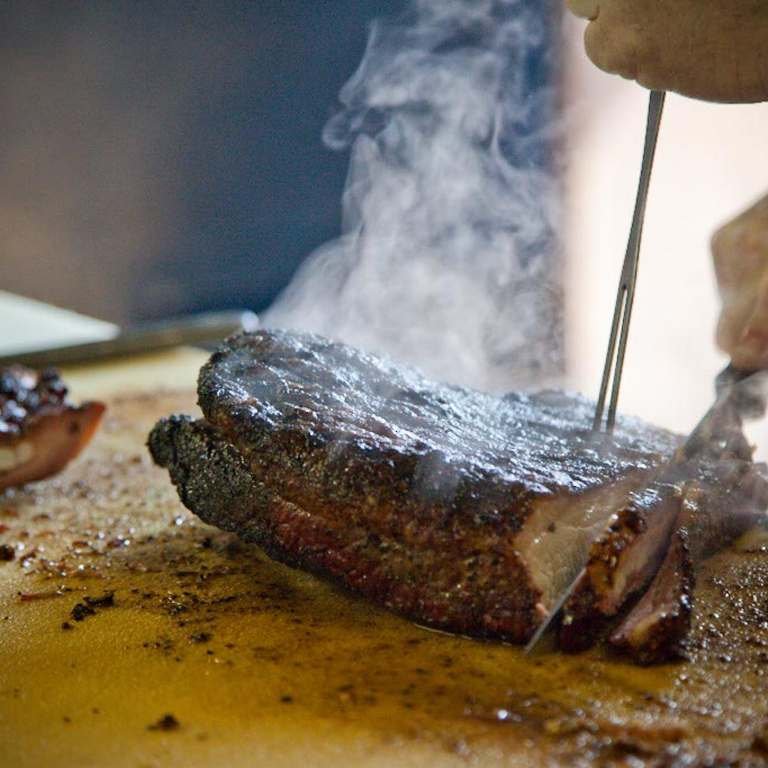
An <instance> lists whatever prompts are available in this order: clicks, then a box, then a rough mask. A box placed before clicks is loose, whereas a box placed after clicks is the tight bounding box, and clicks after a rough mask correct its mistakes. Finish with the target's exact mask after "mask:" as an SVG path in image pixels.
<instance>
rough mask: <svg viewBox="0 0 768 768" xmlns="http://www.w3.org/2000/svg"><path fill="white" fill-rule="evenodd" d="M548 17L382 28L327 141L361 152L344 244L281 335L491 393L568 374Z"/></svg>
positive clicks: (277, 316)
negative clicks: (541, 69) (324, 339)
mask: <svg viewBox="0 0 768 768" xmlns="http://www.w3.org/2000/svg"><path fill="white" fill-rule="evenodd" d="M547 5H548V4H547V3H540V2H539V0H537V1H536V2H528V1H527V0H414V1H413V2H412V3H411V4H410V7H409V9H408V11H407V12H406V13H405V14H404V15H403V16H401V17H400V18H398V19H395V20H391V21H383V20H380V21H377V22H375V23H374V24H373V26H372V29H371V34H370V37H369V40H368V46H367V49H366V52H365V56H364V58H363V61H362V63H361V64H360V67H359V69H358V70H357V72H356V73H355V74H354V75H353V76H352V78H351V79H350V80H349V82H347V84H346V85H345V86H344V88H343V90H342V91H341V95H340V101H341V104H342V105H343V106H342V109H341V110H340V111H339V113H338V114H337V115H335V116H334V117H333V118H332V119H331V120H330V122H329V123H328V125H327V126H326V129H325V132H324V140H325V142H326V144H327V145H328V146H330V147H332V148H334V149H345V148H349V147H351V160H350V167H349V175H348V178H347V184H346V189H345V192H344V198H343V217H342V235H341V237H339V238H338V239H337V240H335V241H333V242H330V243H328V244H326V245H324V246H322V247H321V248H319V249H318V250H317V251H316V252H315V253H314V254H312V255H311V257H310V258H309V259H308V260H307V262H306V263H305V264H304V266H303V267H302V268H301V270H300V271H299V272H298V274H297V275H296V277H295V278H294V280H293V282H292V283H291V284H290V286H289V287H288V288H287V289H286V291H285V292H284V293H283V294H282V295H281V296H280V297H279V298H278V300H277V302H276V303H275V304H274V305H273V306H272V307H271V308H270V309H269V310H268V311H267V313H266V314H265V317H264V320H265V322H266V324H267V325H270V326H273V327H283V328H291V329H300V330H309V331H314V332H317V333H321V334H323V335H326V336H329V337H332V338H336V339H341V340H343V341H346V342H348V343H350V344H353V345H355V346H358V347H362V348H365V349H369V350H372V351H376V352H383V353H387V354H389V355H391V356H392V357H393V358H395V359H397V360H401V361H404V362H408V363H412V364H415V365H417V366H418V367H420V368H421V369H422V370H424V371H425V372H427V373H428V374H429V375H431V376H433V377H436V378H439V379H442V380H445V381H451V382H455V383H460V384H466V385H471V386H475V387H478V388H481V389H487V390H504V389H509V388H511V387H519V386H525V385H530V384H532V383H534V382H535V383H541V382H542V380H545V379H552V378H553V377H554V376H556V375H557V374H558V373H559V371H560V366H561V361H562V329H561V320H560V307H561V299H560V286H559V269H558V262H559V259H558V244H557V238H556V236H555V233H556V232H557V231H558V226H557V224H558V216H559V208H558V197H559V196H558V185H557V181H556V178H555V174H554V172H553V167H552V165H553V164H552V163H551V162H550V161H549V159H548V153H547V152H546V148H547V147H551V144H552V135H551V129H549V128H546V129H543V130H542V129H541V128H540V127H538V128H536V127H533V128H532V126H540V125H541V119H540V118H541V115H542V114H545V115H546V111H547V109H548V108H550V107H551V106H552V105H553V104H554V101H555V100H554V95H553V94H554V91H553V89H552V87H551V86H549V85H546V84H545V85H543V86H541V87H539V88H531V86H530V84H529V81H530V70H531V61H532V57H533V56H534V55H536V54H538V55H541V54H542V53H543V52H544V51H546V50H548V48H549V47H548V46H547V45H546V37H547V19H546V18H545V14H543V13H542V11H541V6H547ZM548 122H549V121H548ZM543 148H544V150H543ZM542 155H543V157H544V159H543V160H542Z"/></svg>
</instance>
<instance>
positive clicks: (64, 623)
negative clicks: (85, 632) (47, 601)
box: [61, 621, 74, 630]
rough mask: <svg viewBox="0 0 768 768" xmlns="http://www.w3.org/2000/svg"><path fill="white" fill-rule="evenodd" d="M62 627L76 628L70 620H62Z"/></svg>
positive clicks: (65, 628)
mask: <svg viewBox="0 0 768 768" xmlns="http://www.w3.org/2000/svg"><path fill="white" fill-rule="evenodd" d="M61 628H62V629H64V630H67V629H74V627H73V626H72V625H71V624H70V623H69V622H68V621H62V622H61Z"/></svg>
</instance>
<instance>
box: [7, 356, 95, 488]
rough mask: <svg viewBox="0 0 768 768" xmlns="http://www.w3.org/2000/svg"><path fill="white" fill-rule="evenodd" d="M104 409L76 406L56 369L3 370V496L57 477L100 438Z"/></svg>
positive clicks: (91, 405) (89, 403)
mask: <svg viewBox="0 0 768 768" xmlns="http://www.w3.org/2000/svg"><path fill="white" fill-rule="evenodd" d="M104 410H105V409H104V405H103V404H102V403H97V402H88V403H84V404H83V405H81V406H75V405H74V404H73V403H71V402H69V400H68V399H67V388H66V386H65V385H64V382H63V381H62V380H61V378H60V377H59V375H58V373H57V372H56V371H55V370H53V369H48V370H45V371H42V372H37V371H33V370H30V369H29V368H25V367H23V366H20V365H12V366H9V367H8V368H1V369H0V492H2V491H3V490H4V489H6V488H14V487H17V486H21V485H24V484H25V483H31V482H33V481H36V480H43V479H44V478H46V477H50V476H51V475H55V474H56V473H57V472H60V471H61V470H62V469H64V467H65V466H66V465H67V464H68V463H69V462H70V461H72V459H74V458H75V457H76V456H77V455H78V454H79V453H80V451H82V450H83V448H84V447H85V446H86V445H87V444H88V442H89V441H90V439H91V437H93V434H94V433H95V432H96V430H97V428H98V426H99V423H100V422H101V417H102V415H103V414H104Z"/></svg>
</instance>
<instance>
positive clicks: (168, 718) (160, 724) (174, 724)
mask: <svg viewBox="0 0 768 768" xmlns="http://www.w3.org/2000/svg"><path fill="white" fill-rule="evenodd" d="M179 728H181V723H180V722H179V721H178V720H177V719H176V718H175V717H174V716H173V715H171V714H170V713H168V714H165V715H163V716H162V717H161V718H160V719H159V720H158V721H157V722H155V723H152V724H151V725H148V726H147V730H148V731H177V730H178V729H179Z"/></svg>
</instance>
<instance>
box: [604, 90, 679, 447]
mask: <svg viewBox="0 0 768 768" xmlns="http://www.w3.org/2000/svg"><path fill="white" fill-rule="evenodd" d="M665 96H666V93H665V92H664V91H651V93H650V97H649V100H648V119H647V123H646V130H645V143H644V146H643V161H642V166H641V169H640V179H639V182H638V186H637V197H636V199H635V210H634V213H633V216H632V227H631V229H630V231H629V240H628V242H627V250H626V253H625V254H624V263H623V265H622V269H621V278H620V279H619V289H618V292H617V295H616V306H615V307H614V310H613V321H612V323H611V334H610V338H609V340H608V351H607V352H606V355H605V364H604V366H603V377H602V381H601V384H600V394H599V397H598V399H597V407H596V408H595V418H594V421H593V425H592V427H593V429H594V430H595V431H597V430H599V429H600V427H601V425H602V421H603V414H604V411H605V400H606V397H607V394H608V386H609V382H611V378H612V379H613V381H612V385H611V399H610V402H609V404H608V415H607V418H606V431H607V432H612V431H613V428H614V426H615V424H616V409H617V406H618V402H619V389H620V387H621V377H622V373H623V371H624V358H625V356H626V352H627V340H628V339H629V324H630V321H631V320H632V306H633V304H634V300H635V286H636V284H637V268H638V263H639V257H640V241H641V240H642V236H643V221H644V219H645V207H646V203H647V200H648V188H649V186H650V182H651V170H652V169H653V159H654V156H655V154H656V144H657V140H658V137H659V127H660V125H661V115H662V113H663V110H664V99H665ZM617 339H618V346H617Z"/></svg>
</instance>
